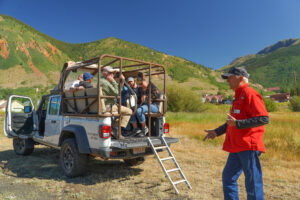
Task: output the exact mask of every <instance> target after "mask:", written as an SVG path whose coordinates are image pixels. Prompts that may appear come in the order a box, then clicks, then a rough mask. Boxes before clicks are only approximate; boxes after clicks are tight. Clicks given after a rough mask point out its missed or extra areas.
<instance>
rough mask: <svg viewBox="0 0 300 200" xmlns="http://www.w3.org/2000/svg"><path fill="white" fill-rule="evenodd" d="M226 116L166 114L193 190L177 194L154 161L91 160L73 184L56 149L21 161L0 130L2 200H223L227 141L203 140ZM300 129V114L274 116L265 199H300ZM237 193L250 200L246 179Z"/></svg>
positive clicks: (41, 149) (268, 136)
mask: <svg viewBox="0 0 300 200" xmlns="http://www.w3.org/2000/svg"><path fill="white" fill-rule="evenodd" d="M226 111H227V108H222V109H216V110H212V111H210V112H205V113H201V114H187V113H179V114H174V113H169V114H168V117H167V118H168V119H169V122H171V134H172V136H173V137H179V139H180V140H179V143H177V144H174V145H172V146H171V149H172V151H173V153H174V154H175V157H176V159H177V161H178V162H179V164H180V166H181V167H182V169H183V171H184V173H185V175H186V176H187V178H188V180H189V181H190V183H191V185H192V187H193V189H192V190H189V189H187V187H186V186H185V185H184V184H182V185H180V186H179V191H180V194H179V195H176V194H175V192H174V190H173V189H172V187H171V185H170V183H169V182H168V180H167V179H166V178H165V176H164V174H163V172H162V170H161V168H160V166H159V164H158V162H157V161H156V160H155V159H154V157H153V156H149V157H147V160H146V161H145V163H143V164H142V165H139V166H135V167H127V166H126V165H124V164H123V162H122V161H119V160H112V161H102V160H100V159H90V160H89V167H88V169H87V174H86V176H84V177H79V178H74V179H69V178H67V177H66V176H65V175H64V174H63V173H62V171H61V170H60V167H59V163H58V157H59V152H58V151H57V150H54V149H50V148H48V147H44V146H40V145H39V146H36V149H35V151H34V152H33V154H31V155H30V156H26V157H23V156H17V155H15V153H14V151H13V149H12V140H10V139H7V138H6V137H5V136H4V135H3V133H2V131H1V133H0V199H6V200H8V199H22V200H23V199H28V200H29V199H30V200H34V199H85V200H88V199H205V200H209V199H222V198H223V192H222V183H221V174H222V170H223V167H224V165H225V162H226V158H227V155H228V154H227V153H226V152H224V151H222V150H221V147H222V142H223V140H224V136H222V137H220V138H217V139H216V140H213V141H212V140H210V141H206V142H203V141H202V138H203V137H204V135H205V133H204V131H203V130H204V129H210V128H215V127H216V126H217V125H219V124H221V123H223V122H224V120H225V118H226V115H225V113H226ZM2 118H3V117H2ZM0 122H1V125H0V126H1V127H0V128H1V130H3V128H2V124H3V123H2V122H3V119H1V121H0ZM299 130H300V114H299V113H289V112H284V113H272V114H271V124H269V125H268V126H267V127H266V134H265V143H266V146H267V152H266V154H263V155H262V156H261V162H262V167H263V175H264V190H265V199H300V181H299V180H300V152H299V148H300V134H299ZM239 189H240V199H246V193H245V187H244V177H243V175H242V176H241V178H240V180H239Z"/></svg>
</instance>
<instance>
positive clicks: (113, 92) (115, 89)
mask: <svg viewBox="0 0 300 200" xmlns="http://www.w3.org/2000/svg"><path fill="white" fill-rule="evenodd" d="M118 71H119V70H118V69H113V68H112V67H110V66H106V67H104V68H103V77H104V78H103V79H101V86H102V92H103V95H104V96H119V85H118V83H117V82H116V81H115V79H114V74H115V73H116V72H118ZM120 79H121V80H120V81H121V84H124V80H125V78H124V76H123V75H121V76H120ZM104 101H105V105H106V106H107V105H110V107H111V110H112V112H118V105H117V104H116V100H115V99H108V98H107V99H105V100H104ZM120 112H121V114H127V115H123V116H122V117H121V127H122V129H124V130H125V128H126V126H127V124H128V122H129V119H130V115H131V114H132V110H131V109H130V108H127V107H125V106H121V110H120Z"/></svg>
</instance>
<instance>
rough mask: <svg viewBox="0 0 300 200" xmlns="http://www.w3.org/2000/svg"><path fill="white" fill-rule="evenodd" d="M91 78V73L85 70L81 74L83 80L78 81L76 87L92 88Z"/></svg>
mask: <svg viewBox="0 0 300 200" xmlns="http://www.w3.org/2000/svg"><path fill="white" fill-rule="evenodd" d="M92 78H93V75H92V74H90V73H89V72H85V73H84V74H83V81H80V82H79V84H78V88H79V89H85V88H93V85H92Z"/></svg>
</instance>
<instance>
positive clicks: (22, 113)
mask: <svg viewBox="0 0 300 200" xmlns="http://www.w3.org/2000/svg"><path fill="white" fill-rule="evenodd" d="M36 121H37V118H36V114H35V112H34V106H33V103H32V100H31V99H30V97H26V96H18V95H11V96H9V98H8V101H7V104H6V110H5V118H4V134H5V135H6V136H7V137H18V138H24V139H26V138H30V137H32V135H33V134H34V130H36V125H35V123H37V122H36Z"/></svg>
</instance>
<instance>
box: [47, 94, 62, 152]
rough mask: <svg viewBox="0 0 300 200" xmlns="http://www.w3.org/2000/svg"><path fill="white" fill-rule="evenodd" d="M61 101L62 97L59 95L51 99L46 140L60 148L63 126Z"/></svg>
mask: <svg viewBox="0 0 300 200" xmlns="http://www.w3.org/2000/svg"><path fill="white" fill-rule="evenodd" d="M60 101H61V97H60V96H59V95H57V96H51V97H50V101H49V104H48V110H47V115H46V120H45V134H44V140H45V141H47V142H49V143H51V144H52V145H55V146H58V141H59V135H60V131H61V125H62V116H61V115H60Z"/></svg>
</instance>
